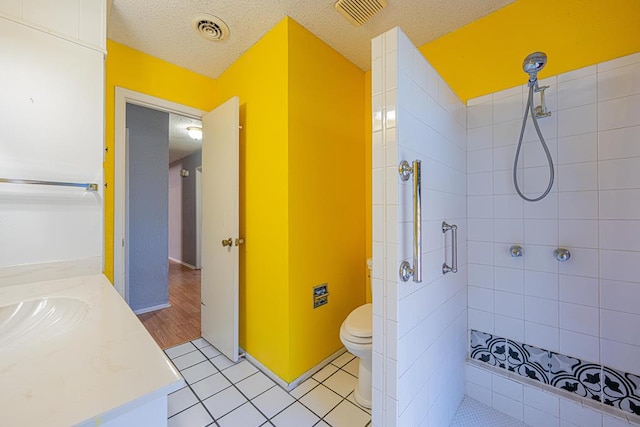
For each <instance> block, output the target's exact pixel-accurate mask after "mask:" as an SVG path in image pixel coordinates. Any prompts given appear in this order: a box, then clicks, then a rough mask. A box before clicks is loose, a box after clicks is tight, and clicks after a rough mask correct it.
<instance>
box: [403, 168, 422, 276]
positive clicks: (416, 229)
mask: <svg viewBox="0 0 640 427" xmlns="http://www.w3.org/2000/svg"><path fill="white" fill-rule="evenodd" d="M420 165H421V162H420V160H414V161H413V167H412V166H410V165H409V162H407V161H406V160H403V161H402V162H400V164H399V165H398V173H399V174H400V179H402V180H403V181H408V180H409V178H410V177H411V175H413V267H411V265H410V264H409V263H408V262H407V261H402V263H401V264H400V280H402V281H403V282H407V281H409V277H412V276H413V281H414V282H416V283H420V282H422V208H421V206H422V196H421V187H420V182H421V181H422V173H421V171H420Z"/></svg>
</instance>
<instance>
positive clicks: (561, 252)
mask: <svg viewBox="0 0 640 427" xmlns="http://www.w3.org/2000/svg"><path fill="white" fill-rule="evenodd" d="M553 256H554V257H556V259H557V260H558V261H567V260H568V259H569V258H571V252H569V249H566V248H558V249H556V250H555V251H553Z"/></svg>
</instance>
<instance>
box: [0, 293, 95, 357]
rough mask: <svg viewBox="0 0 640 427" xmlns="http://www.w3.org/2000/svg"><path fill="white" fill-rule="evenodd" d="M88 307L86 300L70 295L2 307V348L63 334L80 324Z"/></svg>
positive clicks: (0, 317) (0, 328)
mask: <svg viewBox="0 0 640 427" xmlns="http://www.w3.org/2000/svg"><path fill="white" fill-rule="evenodd" d="M88 310H89V305H88V304H87V303H86V302H84V301H82V300H79V299H76V298H69V297H49V298H39V299H34V300H29V301H22V302H19V303H15V304H10V305H5V306H2V307H0V349H7V348H9V347H13V345H14V344H17V343H24V342H26V341H32V340H34V339H37V340H42V339H48V338H51V337H55V336H58V335H60V334H63V333H65V332H67V331H69V330H70V329H72V328H73V327H74V326H76V325H77V324H78V323H79V322H80V321H81V320H82V319H83V318H84V317H85V316H86V314H87V312H88ZM0 351H1V350H0Z"/></svg>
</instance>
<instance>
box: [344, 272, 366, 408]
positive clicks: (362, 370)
mask: <svg viewBox="0 0 640 427" xmlns="http://www.w3.org/2000/svg"><path fill="white" fill-rule="evenodd" d="M367 266H368V267H369V276H371V259H368V260H367ZM372 316H373V314H372V312H371V304H365V305H361V306H360V307H358V308H356V309H355V310H353V311H352V312H351V313H349V315H348V316H347V318H346V319H345V320H344V322H342V326H340V341H342V344H343V345H344V346H345V348H346V349H347V350H348V351H349V352H350V353H351V354H353V355H354V356H356V357H358V383H357V384H356V387H355V390H354V392H353V397H354V398H355V400H356V402H357V403H358V404H359V405H360V406H363V407H365V408H371V359H372V348H373V332H372V331H373V328H372V320H373V318H372Z"/></svg>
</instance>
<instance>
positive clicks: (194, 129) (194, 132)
mask: <svg viewBox="0 0 640 427" xmlns="http://www.w3.org/2000/svg"><path fill="white" fill-rule="evenodd" d="M187 133H188V134H189V136H190V137H191V138H193V139H195V140H196V141H199V140H201V139H202V128H201V127H199V126H189V127H188V128H187Z"/></svg>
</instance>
